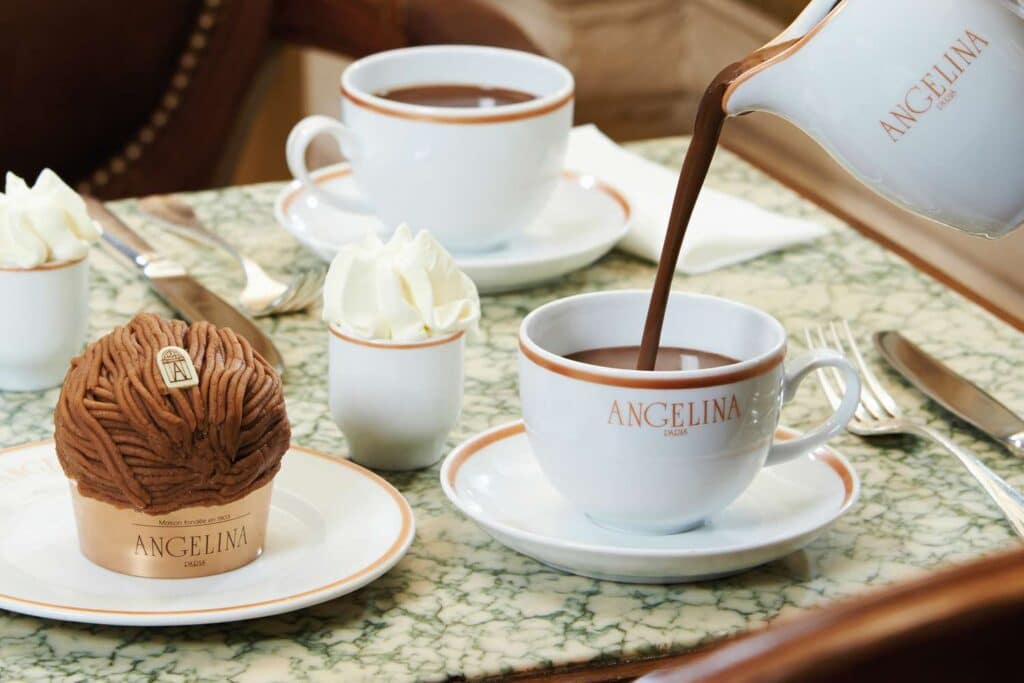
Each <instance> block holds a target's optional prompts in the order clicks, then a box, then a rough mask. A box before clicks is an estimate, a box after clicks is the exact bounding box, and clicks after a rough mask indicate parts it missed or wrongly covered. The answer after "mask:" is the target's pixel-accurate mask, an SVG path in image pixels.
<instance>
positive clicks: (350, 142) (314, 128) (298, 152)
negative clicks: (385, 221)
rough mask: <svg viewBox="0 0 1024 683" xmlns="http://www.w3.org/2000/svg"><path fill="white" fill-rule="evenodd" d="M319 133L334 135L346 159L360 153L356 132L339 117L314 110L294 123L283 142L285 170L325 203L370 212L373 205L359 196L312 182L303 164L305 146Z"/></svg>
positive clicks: (352, 211)
mask: <svg viewBox="0 0 1024 683" xmlns="http://www.w3.org/2000/svg"><path fill="white" fill-rule="evenodd" d="M321 133H328V134H330V135H331V136H333V137H334V139H335V140H337V142H338V148H339V149H340V150H341V153H342V154H344V155H345V156H346V157H348V158H349V159H355V158H356V157H358V156H359V140H358V138H357V137H356V135H355V133H353V132H352V130H351V129H350V128H348V127H347V126H345V124H343V123H342V122H341V121H338V120H336V119H332V118H331V117H329V116H321V115H319V114H317V115H314V116H307V117H306V118H304V119H302V120H301V121H299V122H298V123H296V124H295V127H294V128H292V132H291V133H289V134H288V142H287V143H286V144H285V159H286V160H287V161H288V170H289V171H291V172H292V175H293V176H295V177H296V178H298V180H299V182H301V183H302V184H303V186H304V187H305V188H306V189H307V190H309V192H310V193H311V194H312V195H314V196H315V197H317V198H318V199H320V200H322V201H324V202H326V203H327V204H330V205H331V206H333V207H335V208H338V209H341V210H342V211H349V212H351V213H373V208H372V207H371V206H370V204H369V203H368V202H367V201H366V200H365V199H363V198H362V197H354V196H351V195H340V194H334V193H333V192H328V191H327V190H325V189H324V188H323V187H321V186H320V185H318V184H317V183H315V182H313V179H312V178H311V177H310V175H309V169H308V168H306V148H307V147H309V143H310V142H312V141H313V138H315V137H316V136H317V135H320V134H321Z"/></svg>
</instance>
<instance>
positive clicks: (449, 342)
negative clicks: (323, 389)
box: [328, 327, 466, 470]
mask: <svg viewBox="0 0 1024 683" xmlns="http://www.w3.org/2000/svg"><path fill="white" fill-rule="evenodd" d="M329 340H330V341H329V342H328V343H329V370H328V374H329V378H328V383H329V396H328V401H329V404H330V411H331V417H333V418H334V421H335V423H337V425H338V427H339V428H341V431H342V433H344V435H345V439H346V440H347V441H348V445H349V452H350V456H351V458H352V460H354V461H356V462H358V463H359V464H361V465H365V466H366V467H370V468H372V469H379V470H414V469H419V468H421V467H428V466H430V465H433V464H434V463H435V462H437V461H438V460H440V459H441V455H442V453H443V450H444V445H445V441H446V440H447V438H448V434H449V433H450V432H451V431H452V427H454V426H455V423H456V421H458V419H459V414H460V413H461V412H462V393H463V355H464V352H465V348H466V335H465V334H464V333H463V332H457V333H455V334H451V335H448V336H445V337H437V338H432V339H426V340H424V341H421V342H414V343H408V344H402V343H389V342H379V341H367V340H364V339H356V338H354V337H350V336H348V335H346V334H344V333H342V332H341V331H339V330H338V329H336V328H334V327H331V328H330V334H329Z"/></svg>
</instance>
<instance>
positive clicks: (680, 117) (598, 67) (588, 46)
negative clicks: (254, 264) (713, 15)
mask: <svg viewBox="0 0 1024 683" xmlns="http://www.w3.org/2000/svg"><path fill="white" fill-rule="evenodd" d="M487 1H488V2H491V4H493V5H495V6H497V7H499V8H501V9H502V11H505V12H506V13H508V14H510V15H512V16H513V17H514V18H516V19H517V20H518V21H520V23H521V24H522V25H523V26H525V27H527V28H528V29H529V30H530V32H531V35H534V36H536V37H537V40H538V41H539V42H540V43H541V44H542V46H543V47H545V49H548V50H549V51H550V53H551V54H552V55H554V56H556V57H558V58H560V59H562V60H563V61H565V62H566V63H567V65H568V66H570V68H572V69H573V70H574V72H576V73H577V78H578V80H579V86H580V97H581V99H582V102H581V103H580V105H579V106H578V110H579V113H580V115H581V118H583V119H584V120H591V119H596V120H598V121H599V122H600V123H601V124H602V127H603V128H605V130H606V131H607V132H608V133H609V134H611V135H613V136H614V137H617V138H620V139H637V138H643V137H652V136H655V135H665V134H672V133H682V132H686V131H687V130H688V128H689V120H690V119H691V118H692V112H691V105H692V102H691V100H692V95H693V93H692V92H690V91H692V90H697V91H698V92H699V89H700V86H698V85H693V83H694V82H695V81H696V80H699V78H703V77H704V74H705V73H706V72H709V71H710V72H711V73H714V72H713V71H712V70H713V69H714V68H715V66H716V65H721V64H725V63H726V61H724V60H726V59H727V58H728V57H726V56H725V55H721V56H720V54H719V53H720V52H721V51H720V50H717V49H716V50H709V51H708V55H707V58H706V59H704V60H701V62H700V63H699V64H696V65H692V68H691V67H687V66H686V65H680V62H681V61H682V59H683V51H684V49H685V45H684V43H688V42H691V41H693V40H697V38H696V36H695V35H694V34H695V31H694V26H693V25H692V21H694V15H695V12H694V11H693V5H694V3H692V2H688V1H687V0H487ZM710 2H711V4H714V3H715V2H718V4H720V5H722V6H723V7H725V8H726V9H725V10H723V11H725V12H726V13H727V14H728V10H729V6H740V5H741V4H742V5H746V6H750V7H753V8H754V12H755V13H752V16H753V17H754V18H753V19H751V18H750V16H747V17H744V16H742V14H741V13H736V16H735V17H732V18H731V19H729V21H732V22H733V23H734V24H735V26H734V31H735V32H736V33H737V35H738V36H739V37H738V38H737V36H724V37H723V36H719V35H716V36H715V38H716V42H718V43H723V42H724V44H725V45H736V47H735V49H734V50H732V51H733V52H738V51H739V50H743V49H746V47H747V44H748V43H749V42H750V41H749V40H748V39H746V38H745V35H744V34H745V33H746V32H748V31H749V28H750V27H749V26H748V25H749V24H751V22H753V23H754V24H756V28H757V29H758V30H763V26H764V25H765V22H764V20H763V18H762V17H761V16H759V15H760V14H762V13H763V14H764V15H765V16H767V17H774V18H777V21H780V22H788V21H789V19H791V18H792V17H793V16H795V15H796V13H797V12H799V11H800V9H802V8H803V6H804V5H805V4H806V0H741V2H735V0H728V1H723V0H710ZM758 20H760V21H758ZM767 30H769V31H770V30H772V29H771V28H768V29H767ZM708 38H709V36H705V37H704V39H705V40H707V39H708ZM757 40H759V39H754V42H756V41H757ZM631 42H632V44H630V43H631ZM637 44H642V45H644V46H645V49H644V50H643V51H642V52H641V54H639V55H633V56H630V53H631V52H632V53H636V52H638V51H637V50H636V49H635V46H636V45H637ZM652 51H653V53H654V54H651V53H652ZM691 60H692V58H691ZM716 60H717V61H716ZM641 61H645V62H647V63H649V64H654V63H658V64H664V65H665V67H666V68H664V69H643V68H638V64H639V63H640V62H641ZM347 63H348V60H347V59H346V58H344V57H340V56H338V55H334V54H331V53H328V52H323V51H320V50H312V49H298V48H291V47H287V48H282V49H280V50H279V51H278V53H277V54H276V55H275V56H274V58H273V59H272V63H271V64H270V65H268V67H267V71H266V73H265V74H264V77H265V78H267V79H269V81H270V85H269V87H268V90H267V95H266V97H265V98H264V101H263V103H262V106H260V107H259V110H258V111H257V113H256V118H255V119H254V120H253V121H252V122H251V123H250V124H249V125H250V130H249V133H248V135H247V136H246V138H245V143H244V146H243V151H242V154H241V160H240V163H239V164H238V167H237V171H236V173H235V175H234V178H233V182H235V183H254V182H263V181H268V180H281V179H285V178H288V177H289V174H288V169H287V167H286V166H285V163H284V152H283V149H284V140H285V137H286V136H287V134H288V130H289V129H290V128H291V126H292V124H293V123H294V122H295V121H297V120H298V119H300V118H301V117H302V116H305V115H307V114H327V115H332V116H337V114H338V94H337V93H338V90H337V82H338V76H339V75H340V74H341V71H342V69H344V68H345V65H346V64H347ZM695 74H696V75H695ZM638 75H639V77H638ZM334 158H335V154H334V153H333V150H331V149H330V148H329V147H328V146H327V145H326V144H325V145H320V146H318V147H314V149H313V151H312V152H311V158H310V162H311V163H313V164H319V163H327V162H329V161H331V160H333V159H334Z"/></svg>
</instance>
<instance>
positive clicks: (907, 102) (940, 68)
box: [879, 30, 989, 142]
mask: <svg viewBox="0 0 1024 683" xmlns="http://www.w3.org/2000/svg"><path fill="white" fill-rule="evenodd" d="M988 45H989V41H987V40H985V39H984V38H982V37H981V36H979V35H978V34H977V33H974V32H973V31H971V30H965V31H964V34H963V36H961V37H960V38H958V39H957V41H956V42H955V43H953V44H952V45H950V46H949V48H948V49H947V50H946V51H945V52H944V53H942V57H940V58H939V60H938V61H937V62H936V63H935V64H933V65H932V68H931V69H929V70H928V73H926V74H925V75H924V76H922V77H921V78H920V80H918V81H917V82H916V83H914V85H913V86H911V87H910V89H909V90H907V92H906V93H905V94H904V95H903V101H902V102H900V103H898V104H897V105H896V106H895V107H893V109H892V110H891V111H890V112H889V114H888V116H887V117H885V118H883V119H882V120H881V121H879V123H880V124H881V126H882V130H884V131H885V133H886V135H888V136H889V139H890V140H892V141H893V142H899V141H900V139H901V138H902V137H903V136H904V135H906V134H907V133H908V132H910V129H911V128H912V127H913V126H914V124H916V123H917V122H918V119H919V117H921V116H922V115H924V114H927V113H928V112H929V111H931V110H932V108H933V107H934V108H937V109H943V108H945V106H946V105H947V104H949V103H950V102H952V101H953V98H955V97H956V90H954V89H953V84H954V83H956V82H957V81H958V80H960V74H962V73H964V72H965V71H967V69H968V68H969V67H970V66H971V65H972V64H974V60H976V59H977V58H978V57H980V56H981V53H982V51H984V49H985V48H986V47H988Z"/></svg>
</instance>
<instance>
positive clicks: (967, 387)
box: [875, 331, 1024, 458]
mask: <svg viewBox="0 0 1024 683" xmlns="http://www.w3.org/2000/svg"><path fill="white" fill-rule="evenodd" d="M875 347H876V348H878V350H879V352H881V354H882V357H883V358H885V360H887V361H889V364H890V365H891V366H893V367H894V368H896V370H897V371H898V372H899V373H900V374H901V375H903V376H904V377H905V378H906V379H908V380H909V381H910V383H911V384H913V385H914V386H915V387H917V388H918V389H920V390H921V391H922V392H923V393H924V394H926V395H927V396H928V397H929V398H931V399H932V400H933V401H935V402H936V403H938V404H939V405H940V406H942V407H943V408H945V409H946V410H948V411H949V412H951V413H953V414H954V415H956V416H957V417H959V418H960V419H961V420H963V421H964V422H967V423H969V424H972V425H974V426H975V427H977V428H978V429H980V430H981V431H983V432H985V433H986V434H988V435H989V436H990V437H992V438H993V439H995V440H996V441H998V442H999V443H1001V444H1003V445H1004V446H1005V447H1006V448H1007V449H1008V450H1009V451H1010V452H1011V453H1013V454H1014V455H1016V456H1017V457H1018V458H1024V420H1022V419H1021V418H1020V417H1018V416H1017V415H1016V414H1015V413H1014V412H1013V411H1011V410H1010V409H1009V408H1007V407H1006V406H1004V405H1003V404H1002V403H1000V402H999V401H997V400H996V399H995V398H993V397H992V396H991V395H989V394H988V393H986V392H985V391H984V390H983V389H981V388H980V387H979V386H977V385H976V384H974V383H973V382H971V381H970V380H968V379H967V378H965V377H961V376H960V375H958V374H957V373H956V372H954V371H953V370H952V369H950V368H949V367H947V366H946V365H944V364H943V363H942V362H941V361H939V360H938V359H936V358H933V357H932V356H930V355H928V354H927V353H926V352H925V351H923V350H921V349H920V348H919V347H918V346H916V345H915V344H913V343H912V342H911V341H910V340H908V339H907V338H906V337H904V336H903V335H901V334H900V333H899V332H894V331H886V332H876V333H875Z"/></svg>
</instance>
